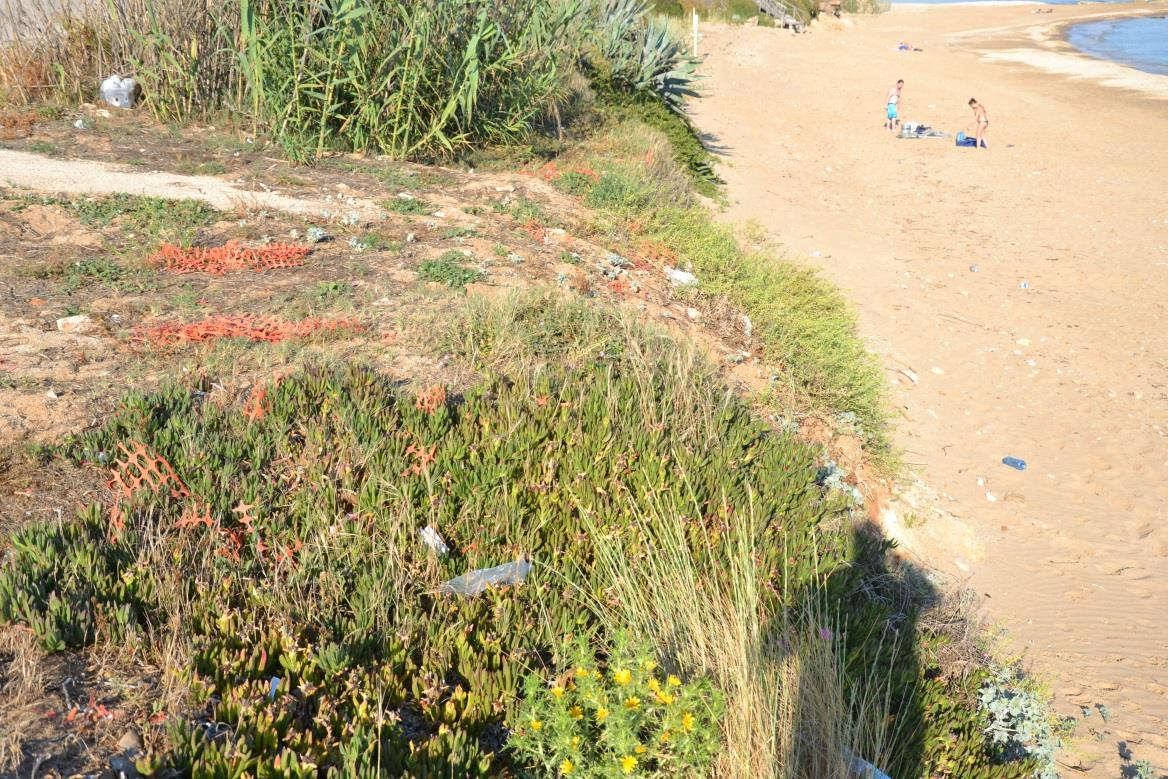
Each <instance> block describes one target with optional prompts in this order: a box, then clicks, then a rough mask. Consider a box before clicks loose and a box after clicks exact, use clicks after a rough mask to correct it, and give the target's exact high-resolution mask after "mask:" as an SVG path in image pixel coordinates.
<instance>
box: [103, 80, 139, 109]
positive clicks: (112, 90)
mask: <svg viewBox="0 0 1168 779" xmlns="http://www.w3.org/2000/svg"><path fill="white" fill-rule="evenodd" d="M137 91H138V82H137V81H135V80H134V79H132V78H122V77H121V76H119V75H118V74H117V73H115V74H114V75H112V76H110V77H109V78H107V79H106V80H105V81H103V82H101V99H102V100H104V101H105V102H107V103H109V104H110V105H112V106H113V107H114V108H133V107H134V96H135V93H136V92H137Z"/></svg>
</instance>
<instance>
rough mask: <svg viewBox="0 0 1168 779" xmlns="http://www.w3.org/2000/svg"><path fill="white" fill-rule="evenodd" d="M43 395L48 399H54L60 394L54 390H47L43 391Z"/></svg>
mask: <svg viewBox="0 0 1168 779" xmlns="http://www.w3.org/2000/svg"><path fill="white" fill-rule="evenodd" d="M45 397H46V398H48V399H49V400H56V399H57V398H58V397H60V396H59V395H58V394H57V393H56V391H55V390H49V391H48V392H46V393H45Z"/></svg>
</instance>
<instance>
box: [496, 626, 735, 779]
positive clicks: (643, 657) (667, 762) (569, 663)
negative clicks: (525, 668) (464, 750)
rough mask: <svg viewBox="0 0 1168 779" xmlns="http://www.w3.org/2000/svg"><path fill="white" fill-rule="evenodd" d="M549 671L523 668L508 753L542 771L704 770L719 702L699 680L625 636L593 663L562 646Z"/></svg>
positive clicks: (653, 773) (578, 647)
mask: <svg viewBox="0 0 1168 779" xmlns="http://www.w3.org/2000/svg"><path fill="white" fill-rule="evenodd" d="M559 660H560V662H559V664H558V667H557V669H556V670H557V675H556V676H554V677H553V678H551V679H545V677H544V676H542V675H540V674H530V675H528V676H527V678H526V680H525V682H524V687H523V689H524V698H523V702H522V704H521V705H520V707H519V711H518V713H517V714H516V715H515V717H514V719H513V721H512V723H511V728H512V731H513V733H514V734H513V735H512V737H511V739H510V741H509V745H510V747H511V749H513V750H514V751H515V753H516V754H517V755H519V757H520V758H521V759H523V760H524V761H525V762H527V763H528V764H529V765H530V766H532V767H534V768H535V769H537V770H538V771H540V772H541V775H543V776H578V777H582V778H583V777H597V778H599V777H617V776H623V775H628V774H633V773H635V774H636V775H637V776H647V777H666V776H677V777H694V776H704V775H706V774H707V772H708V771H709V769H710V766H711V765H712V764H713V759H714V756H715V754H716V753H717V750H718V742H719V740H720V733H719V730H720V728H719V725H718V719H719V716H720V714H721V709H722V701H721V698H720V696H719V695H718V693H717V691H715V690H714V689H713V687H712V685H711V684H710V683H709V681H708V680H701V679H699V680H693V681H688V682H683V681H682V680H681V679H680V678H679V677H678V676H676V675H675V674H671V673H669V674H667V673H665V672H664V671H662V670H661V668H660V666H659V665H658V664H657V662H656V660H655V659H654V658H653V653H652V652H651V651H649V649H648V648H647V647H645V646H643V645H636V644H633V643H631V642H630V641H629V640H628V638H627V637H626V636H624V635H620V636H617V638H616V641H615V645H614V646H613V647H612V648H611V650H610V651H608V652H606V653H605V654H604V656H603V657H602V658H600V659H598V658H597V657H596V656H595V655H594V653H593V651H592V650H591V649H590V648H589V647H588V645H587V643H586V642H585V641H583V640H580V639H577V640H575V641H572V642H570V643H568V645H567V646H566V647H564V649H563V651H562V654H561V656H560V658H559Z"/></svg>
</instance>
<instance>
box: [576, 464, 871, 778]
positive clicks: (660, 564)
mask: <svg viewBox="0 0 1168 779" xmlns="http://www.w3.org/2000/svg"><path fill="white" fill-rule="evenodd" d="M684 477H685V475H684V474H681V475H679V478H684ZM582 515H583V517H584V520H585V522H584V526H585V528H586V532H588V533H589V534H590V535H591V536H592V539H593V542H594V545H595V548H596V550H597V561H596V565H597V569H598V571H599V573H600V578H601V580H602V581H605V582H606V583H607V585H608V595H609V598H608V601H607V603H606V604H604V605H600V606H599V607H598V608H599V610H600V612H601V614H602V616H603V618H604V619H605V620H606V621H607V622H608V623H609V625H610V629H611V630H613V631H621V630H624V631H628V632H630V633H631V634H633V635H637V636H640V637H643V638H644V639H647V640H648V641H649V642H650V643H651V644H652V645H653V646H654V647H656V648H657V649H658V651H660V652H661V653H662V655H663V657H664V659H665V661H666V662H667V663H668V664H669V665H671V666H673V667H676V668H678V669H680V670H682V671H684V672H686V673H688V674H693V675H700V676H708V677H710V678H712V679H713V680H714V681H715V683H716V684H717V686H718V687H719V689H720V690H721V692H722V694H723V695H724V696H725V717H724V720H723V723H722V726H723V733H722V736H723V739H722V740H723V744H724V749H723V752H722V753H721V756H720V758H719V762H718V765H717V766H716V768H715V771H714V775H715V776H718V777H723V778H728V779H850V777H852V776H854V772H853V764H852V760H853V758H854V756H856V755H862V756H864V757H865V758H867V759H868V760H869V761H872V762H874V763H876V764H882V763H883V761H884V759H885V757H886V750H887V748H888V745H889V744H890V743H891V741H892V734H890V733H888V731H887V722H888V721H889V716H888V715H889V713H890V709H891V708H892V706H891V703H892V702H891V699H890V687H889V684H888V683H887V680H885V679H883V678H881V676H880V674H879V672H877V671H876V670H874V669H873V670H869V671H867V672H866V673H863V674H860V675H857V674H856V673H854V672H851V673H849V672H848V671H847V670H846V667H845V666H846V659H845V652H844V650H843V641H842V636H841V635H840V631H839V629H838V628H839V624H838V623H839V620H840V617H839V610H840V609H841V608H842V607H841V605H840V604H838V603H837V604H835V606H832V605H831V601H830V599H829V598H828V597H827V595H826V594H825V592H826V591H824V592H820V593H817V592H807V591H803V592H801V593H799V594H798V595H797V596H796V594H795V593H794V592H791V591H789V585H790V583H789V582H788V581H784V582H782V583H781V586H780V591H779V592H778V593H776V592H775V584H776V583H774V582H770V581H768V580H767V577H766V575H765V573H764V572H763V571H761V570H760V569H759V567H758V564H757V561H758V560H760V559H762V556H763V548H762V547H763V520H762V518H760V517H758V516H756V514H755V512H754V511H753V509H752V510H751V511H749V512H748V513H747V514H745V515H744V516H742V515H740V516H736V517H735V519H734V521H733V522H731V523H730V524H729V526H728V527H727V528H725V529H724V531H723V532H722V537H721V538H718V539H715V537H714V536H715V535H716V532H715V531H710V530H707V529H704V528H696V529H695V527H694V523H687V522H686V520H685V519H684V517H685V516H686V515H689V516H695V515H696V516H700V515H701V508H700V506H696V505H694V506H669V505H662V504H660V503H658V504H657V505H655V506H653V508H652V510H651V512H650V514H649V515H647V516H637V517H636V518H635V519H634V520H633V527H632V529H631V530H632V533H633V534H634V535H636V536H638V537H639V538H640V539H641V540H642V541H644V542H647V544H648V548H649V549H650V553H649V554H647V555H644V556H641V557H639V558H638V559H636V560H635V561H634V560H631V559H630V558H629V557H628V556H627V555H626V554H625V552H624V550H625V549H626V548H627V543H626V541H627V539H624V538H622V537H621V534H620V533H618V532H615V531H612V530H604V529H602V526H601V524H600V523H599V522H597V521H595V519H594V518H592V517H591V516H590V515H589V514H588V513H587V512H586V511H582ZM694 543H697V544H698V545H699V548H701V547H702V546H704V547H705V549H706V550H707V551H708V552H709V554H703V555H700V556H699V555H695V554H694V553H693V551H692V549H693V548H694V547H693V544H694ZM715 550H718V551H719V552H720V553H715ZM825 584H826V583H825ZM784 604H785V606H784Z"/></svg>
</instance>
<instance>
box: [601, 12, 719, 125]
mask: <svg viewBox="0 0 1168 779" xmlns="http://www.w3.org/2000/svg"><path fill="white" fill-rule="evenodd" d="M650 8H651V5H650V3H649V0H600V2H599V4H598V7H597V17H596V41H597V50H598V53H599V55H600V58H601V59H602V61H603V65H604V67H605V68H606V70H607V71H608V75H609V78H611V80H612V82H613V84H614V85H615V86H617V87H620V88H622V89H627V90H630V91H646V92H652V93H654V94H656V95H657V96H658V97H660V98H661V100H662V101H663V102H664V103H665V104H666V105H667V106H669V108H671V109H672V110H674V111H677V112H679V113H680V111H681V108H682V102H683V101H684V99H685V98H686V97H691V96H695V95H696V94H697V93H696V92H694V90H693V87H692V85H693V82H694V70H695V69H696V67H697V62H696V61H695V60H694V59H693V58H692V57H690V56H688V55H687V54H686V53H685V51H684V49H683V47H682V44H681V43H680V42H679V41H677V40H675V39H674V38H673V36H672V35H671V34H670V33H669V30H668V28H666V27H665V26H664V25H663V24H661V23H659V22H657V21H655V20H650V19H648V14H649V10H650Z"/></svg>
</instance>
